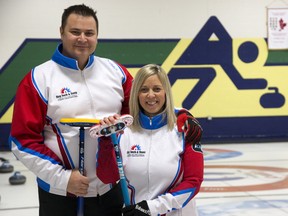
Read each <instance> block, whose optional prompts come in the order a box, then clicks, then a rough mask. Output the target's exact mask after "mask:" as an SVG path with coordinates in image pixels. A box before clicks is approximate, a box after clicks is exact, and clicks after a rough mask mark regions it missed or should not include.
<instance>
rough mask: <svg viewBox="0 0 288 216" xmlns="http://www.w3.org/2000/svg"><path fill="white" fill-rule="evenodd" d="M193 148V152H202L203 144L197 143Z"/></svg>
mask: <svg viewBox="0 0 288 216" xmlns="http://www.w3.org/2000/svg"><path fill="white" fill-rule="evenodd" d="M192 148H193V150H194V151H196V152H202V146H201V143H195V144H194V145H193V147H192ZM202 153H203V152H202Z"/></svg>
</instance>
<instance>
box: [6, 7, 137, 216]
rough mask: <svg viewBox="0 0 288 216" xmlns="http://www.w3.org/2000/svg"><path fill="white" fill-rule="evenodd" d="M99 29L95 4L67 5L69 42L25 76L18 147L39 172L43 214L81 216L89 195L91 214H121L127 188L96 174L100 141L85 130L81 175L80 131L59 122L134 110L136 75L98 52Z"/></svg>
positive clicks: (17, 114) (17, 113) (14, 143)
mask: <svg viewBox="0 0 288 216" xmlns="http://www.w3.org/2000/svg"><path fill="white" fill-rule="evenodd" d="M98 26H99V24H98V19H97V16H96V12H95V11H94V10H93V9H92V8H90V7H87V6H86V5H84V4H82V5H74V6H71V7H69V8H67V9H65V10H64V12H63V15H62V23H61V27H60V34H61V40H62V43H61V44H60V45H59V46H58V47H57V49H56V51H55V53H54V54H53V56H52V59H51V60H49V61H47V62H45V63H43V64H41V65H38V66H36V67H35V68H33V69H32V70H31V71H30V72H29V73H28V74H27V75H26V76H25V77H24V79H23V80H22V81H21V83H20V85H19V87H18V90H17V93H16V99H15V105H14V113H13V120H12V127H11V136H10V141H11V147H12V151H13V153H14V154H15V156H16V157H17V158H18V159H19V160H20V161H21V162H22V163H23V164H24V165H25V166H27V168H28V169H29V170H31V171H32V172H33V173H34V174H35V175H36V176H37V183H38V188H39V215H40V216H46V215H48V216H51V215H53V216H57V215H59V216H62V215H63V216H64V215H65V216H67V215H69V216H72V215H76V212H77V196H83V197H85V200H84V203H85V204H84V205H85V208H84V212H85V215H87V216H88V215H99V216H101V215H103V216H104V215H111V216H113V215H121V207H122V205H123V204H122V203H123V200H122V197H121V191H120V188H119V187H120V186H119V185H112V184H104V183H103V182H101V181H100V180H99V178H98V177H97V175H96V172H95V170H96V165H97V164H98V161H97V158H96V156H97V155H98V151H99V148H100V147H99V143H98V142H97V141H96V142H95V140H94V139H92V138H90V136H88V135H87V133H85V176H84V175H81V174H80V172H79V171H78V166H79V163H78V161H79V153H78V152H79V129H78V128H77V127H69V126H66V125H62V124H60V123H59V120H60V119H61V118H93V119H101V118H103V117H104V116H106V115H113V114H125V113H128V112H129V108H128V101H129V94H130V88H131V83H132V79H133V78H132V76H131V75H130V74H129V72H128V71H127V69H126V68H125V67H123V66H122V65H120V64H118V63H116V62H114V61H112V60H109V59H105V58H100V57H97V56H94V51H95V49H96V46H97V39H98ZM100 145H101V144H100ZM111 148H112V146H111ZM103 168H104V169H105V167H103ZM97 169H101V167H97ZM107 171H108V172H109V170H107V169H106V172H107ZM104 172H105V171H104Z"/></svg>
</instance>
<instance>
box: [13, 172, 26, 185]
mask: <svg viewBox="0 0 288 216" xmlns="http://www.w3.org/2000/svg"><path fill="white" fill-rule="evenodd" d="M25 182H26V177H25V176H24V175H22V174H20V172H15V173H14V175H12V176H11V177H10V178H9V183H10V184H11V185H20V184H24V183H25Z"/></svg>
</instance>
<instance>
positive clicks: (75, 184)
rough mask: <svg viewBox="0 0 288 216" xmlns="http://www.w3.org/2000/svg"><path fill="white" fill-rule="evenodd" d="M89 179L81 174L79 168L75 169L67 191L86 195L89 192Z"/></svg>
mask: <svg viewBox="0 0 288 216" xmlns="http://www.w3.org/2000/svg"><path fill="white" fill-rule="evenodd" d="M88 187H89V179H88V177H86V176H83V175H81V173H80V172H79V171H78V170H73V171H72V173H71V176H70V179H69V182H68V185H67V191H68V192H69V193H71V194H74V195H76V196H85V195H86V194H87V192H88Z"/></svg>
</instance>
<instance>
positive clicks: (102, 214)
mask: <svg viewBox="0 0 288 216" xmlns="http://www.w3.org/2000/svg"><path fill="white" fill-rule="evenodd" d="M38 195H39V216H76V215H77V198H75V197H65V196H59V195H55V194H51V193H48V192H46V191H44V190H42V189H41V188H39V187H38ZM122 206H123V197H122V192H121V186H120V184H117V185H115V186H114V187H113V188H112V189H111V190H110V191H108V192H107V193H105V194H103V195H102V196H98V197H88V198H84V215H85V216H121V215H122V214H121V209H122Z"/></svg>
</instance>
